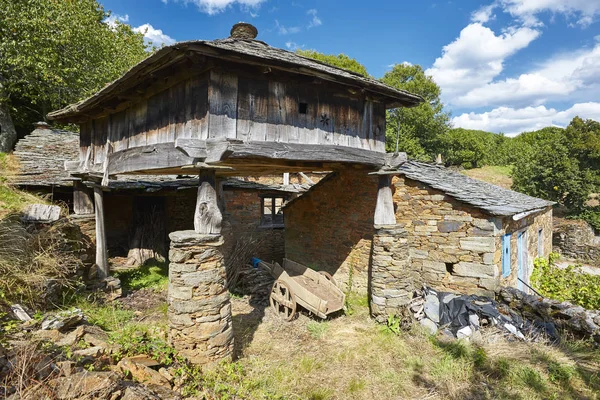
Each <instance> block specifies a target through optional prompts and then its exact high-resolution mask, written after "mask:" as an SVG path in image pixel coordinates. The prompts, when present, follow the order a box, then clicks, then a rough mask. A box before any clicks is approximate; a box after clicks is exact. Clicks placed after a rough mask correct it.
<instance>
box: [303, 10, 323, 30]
mask: <svg viewBox="0 0 600 400" xmlns="http://www.w3.org/2000/svg"><path fill="white" fill-rule="evenodd" d="M306 13H307V14H308V15H310V16H311V17H312V18H311V20H310V22H309V23H308V26H307V28H308V29H310V28H314V27H317V26H321V25H323V21H321V19H320V18H319V17H318V16H317V10H316V9H314V8H311V9H310V10H308V11H307V12H306Z"/></svg>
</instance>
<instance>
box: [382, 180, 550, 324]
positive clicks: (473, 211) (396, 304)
mask: <svg viewBox="0 0 600 400" xmlns="http://www.w3.org/2000/svg"><path fill="white" fill-rule="evenodd" d="M392 182H393V199H394V207H395V210H396V222H397V224H396V225H395V226H388V227H379V229H377V230H376V233H375V237H374V242H373V257H372V267H371V268H372V278H371V295H372V296H371V312H372V314H373V316H374V317H375V318H376V319H378V320H384V319H385V318H387V316H388V315H393V314H399V313H401V309H400V307H401V306H403V305H405V304H407V302H408V301H409V300H410V298H412V295H413V291H414V290H415V289H418V288H419V287H420V286H422V285H423V284H426V285H427V286H430V287H433V288H435V289H438V290H440V291H447V292H456V293H463V294H480V295H486V296H490V297H494V296H495V294H496V292H497V291H498V290H499V287H500V284H501V283H503V284H505V285H512V286H517V268H516V265H517V264H516V254H517V245H516V237H517V235H516V234H514V235H513V239H514V240H515V243H514V244H513V245H512V246H511V250H512V255H511V256H512V257H514V258H515V260H513V265H514V267H513V269H512V272H513V273H512V274H511V275H510V276H509V277H507V278H506V279H502V278H501V272H502V236H503V235H504V233H505V232H508V233H516V232H519V231H522V230H526V231H527V232H528V240H527V249H528V254H529V259H530V263H533V259H534V258H535V257H537V256H538V230H539V229H542V232H543V235H542V240H543V246H542V247H543V248H542V255H544V256H547V255H548V253H549V252H550V251H551V248H552V245H551V244H552V230H551V225H552V209H551V208H548V209H547V210H545V211H544V212H541V213H537V214H534V215H531V216H527V217H525V218H523V219H521V220H519V221H513V220H512V218H506V219H504V220H502V219H501V218H497V217H494V216H490V215H488V214H485V213H483V212H482V211H480V210H479V209H477V208H474V207H471V206H469V205H466V204H464V203H462V202H459V201H457V200H454V199H453V198H451V197H449V196H446V195H445V194H444V193H442V192H440V191H438V190H435V189H433V188H431V187H429V186H428V185H426V184H423V183H420V182H417V181H413V180H410V179H407V178H404V177H401V176H398V177H394V179H393V181H392ZM530 271H531V270H530Z"/></svg>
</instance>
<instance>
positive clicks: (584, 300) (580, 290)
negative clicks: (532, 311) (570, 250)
mask: <svg viewBox="0 0 600 400" xmlns="http://www.w3.org/2000/svg"><path fill="white" fill-rule="evenodd" d="M558 257H559V255H558V254H556V253H552V254H550V257H549V259H546V258H543V257H538V258H536V259H535V260H534V262H533V265H534V270H533V272H532V274H531V283H532V285H533V287H534V288H535V289H536V290H537V291H539V292H540V294H542V295H544V296H546V297H549V298H552V299H556V300H560V301H569V302H571V303H573V304H577V305H580V306H582V307H584V308H587V309H590V310H599V309H600V276H599V275H590V274H585V273H581V272H577V271H576V269H577V267H578V266H577V265H570V266H569V267H567V268H559V267H557V266H556V264H555V263H554V262H555V261H556V260H557V259H558Z"/></svg>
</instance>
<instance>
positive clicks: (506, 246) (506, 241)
mask: <svg viewBox="0 0 600 400" xmlns="http://www.w3.org/2000/svg"><path fill="white" fill-rule="evenodd" d="M510 239H511V235H510V234H508V235H504V236H503V237H502V277H503V278H506V277H507V276H509V275H510Z"/></svg>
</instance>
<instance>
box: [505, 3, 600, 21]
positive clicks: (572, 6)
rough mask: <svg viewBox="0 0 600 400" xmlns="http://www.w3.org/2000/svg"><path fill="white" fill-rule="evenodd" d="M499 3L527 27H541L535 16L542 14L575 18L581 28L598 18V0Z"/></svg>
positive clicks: (599, 14)
mask: <svg viewBox="0 0 600 400" xmlns="http://www.w3.org/2000/svg"><path fill="white" fill-rule="evenodd" d="M500 3H501V4H502V7H503V8H504V10H505V11H506V12H508V13H510V14H511V15H512V16H514V17H517V18H519V19H520V20H521V21H522V22H523V23H525V24H527V25H529V26H539V25H542V22H541V21H540V20H539V19H538V17H537V15H538V14H540V13H543V12H551V13H555V14H564V15H566V16H567V17H569V18H576V19H577V24H578V25H581V26H582V27H587V26H588V25H590V24H591V23H592V22H594V20H595V19H596V18H597V17H598V16H600V1H598V0H500Z"/></svg>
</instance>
